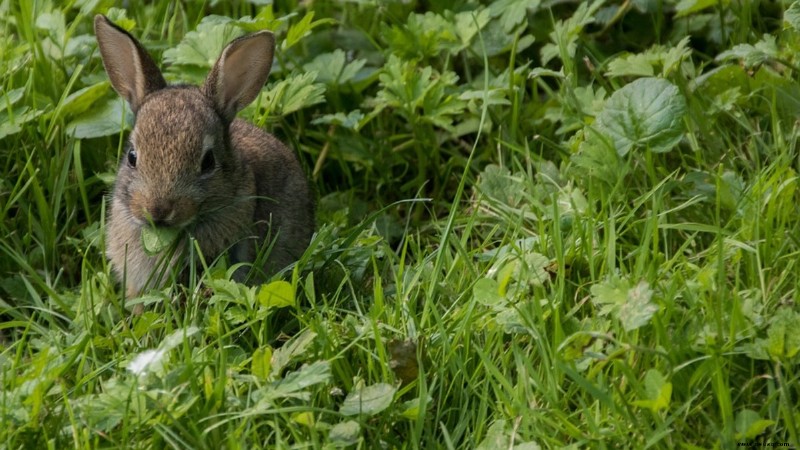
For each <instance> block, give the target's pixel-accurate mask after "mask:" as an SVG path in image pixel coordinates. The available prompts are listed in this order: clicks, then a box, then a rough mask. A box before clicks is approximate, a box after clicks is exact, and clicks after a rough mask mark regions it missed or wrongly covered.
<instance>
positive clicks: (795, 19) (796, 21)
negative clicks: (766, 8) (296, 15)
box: [783, 1, 800, 31]
mask: <svg viewBox="0 0 800 450" xmlns="http://www.w3.org/2000/svg"><path fill="white" fill-rule="evenodd" d="M783 21H784V22H786V23H788V24H789V26H790V27H792V28H794V30H795V31H800V1H795V2H792V4H791V5H789V7H788V8H787V9H786V11H785V12H784V13H783Z"/></svg>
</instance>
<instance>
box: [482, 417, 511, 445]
mask: <svg viewBox="0 0 800 450" xmlns="http://www.w3.org/2000/svg"><path fill="white" fill-rule="evenodd" d="M511 439H512V437H511V434H510V433H509V431H508V426H507V423H506V421H505V420H495V421H494V422H493V423H492V424H491V425H490V426H489V430H488V431H487V432H486V436H484V438H483V439H482V440H481V441H480V442H479V443H478V446H477V447H475V450H496V449H501V448H504V449H505V448H512V447H511V446H510V445H509V444H510V442H511Z"/></svg>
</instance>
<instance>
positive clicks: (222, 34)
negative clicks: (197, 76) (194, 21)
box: [164, 16, 244, 75]
mask: <svg viewBox="0 0 800 450" xmlns="http://www.w3.org/2000/svg"><path fill="white" fill-rule="evenodd" d="M231 21H232V19H230V18H227V17H221V16H206V17H204V18H203V20H202V21H201V22H200V24H199V25H197V29H195V30H194V31H190V32H188V33H186V35H185V36H184V37H183V39H182V40H181V42H180V44H178V46H177V47H175V48H171V49H168V50H166V51H165V52H164V62H165V63H167V64H172V65H181V66H187V65H188V66H197V67H202V68H211V66H213V65H214V62H216V60H217V58H218V57H219V55H220V53H222V49H224V48H225V46H226V45H227V44H228V43H229V42H230V41H232V40H234V39H235V38H237V37H239V36H241V35H242V34H244V32H243V31H242V30H241V29H240V28H238V27H236V26H234V25H233V24H231V23H230V22H231ZM177 73H178V74H179V75H180V71H177Z"/></svg>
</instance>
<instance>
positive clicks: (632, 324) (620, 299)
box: [590, 276, 658, 331]
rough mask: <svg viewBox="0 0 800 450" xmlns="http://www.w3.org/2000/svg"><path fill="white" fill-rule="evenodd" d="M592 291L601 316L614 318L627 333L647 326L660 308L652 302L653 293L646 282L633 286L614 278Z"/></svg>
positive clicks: (593, 287)
mask: <svg viewBox="0 0 800 450" xmlns="http://www.w3.org/2000/svg"><path fill="white" fill-rule="evenodd" d="M590 291H591V293H592V302H593V303H595V304H596V305H597V306H599V307H600V311H599V313H600V315H609V314H610V315H612V316H614V318H616V319H617V320H619V321H620V323H622V326H623V328H625V330H626V331H631V330H635V329H637V328H640V327H642V326H644V325H646V324H647V323H649V322H650V319H651V318H652V317H653V315H654V314H655V313H656V312H657V311H658V306H657V305H654V304H653V303H651V302H650V297H651V296H652V294H653V291H652V290H651V289H650V286H649V285H648V284H647V282H646V281H640V282H639V284H637V285H636V286H631V283H630V282H629V281H628V280H627V279H624V278H619V277H616V276H612V277H609V278H607V279H606V280H605V281H603V282H600V283H597V284H595V285H593V286H592V287H591V289H590Z"/></svg>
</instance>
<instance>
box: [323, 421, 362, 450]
mask: <svg viewBox="0 0 800 450" xmlns="http://www.w3.org/2000/svg"><path fill="white" fill-rule="evenodd" d="M360 435H361V425H359V424H358V422H356V421H355V420H348V421H347V422H341V423H337V424H336V425H334V426H333V427H331V431H329V432H328V439H330V440H331V442H332V443H334V444H336V445H340V446H349V445H354V444H357V443H358V440H359V437H360Z"/></svg>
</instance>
